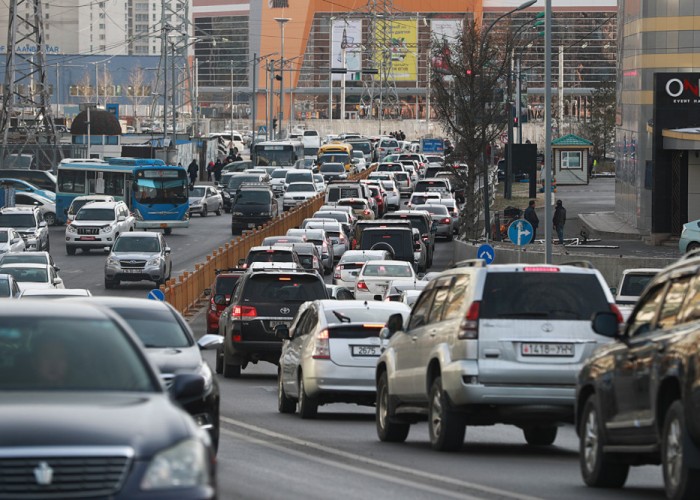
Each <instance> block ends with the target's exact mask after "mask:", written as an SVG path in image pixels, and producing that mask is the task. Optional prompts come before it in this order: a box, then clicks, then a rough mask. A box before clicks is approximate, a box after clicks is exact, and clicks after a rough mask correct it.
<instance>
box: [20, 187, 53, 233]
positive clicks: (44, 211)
mask: <svg viewBox="0 0 700 500" xmlns="http://www.w3.org/2000/svg"><path fill="white" fill-rule="evenodd" d="M15 206H16V207H19V206H30V207H31V206H35V207H39V209H40V210H41V215H42V216H43V217H44V220H45V221H46V224H48V225H49V226H55V225H56V224H57V223H58V219H57V218H56V202H55V201H53V200H50V199H48V198H45V197H44V196H41V195H39V194H37V193H29V192H20V193H15Z"/></svg>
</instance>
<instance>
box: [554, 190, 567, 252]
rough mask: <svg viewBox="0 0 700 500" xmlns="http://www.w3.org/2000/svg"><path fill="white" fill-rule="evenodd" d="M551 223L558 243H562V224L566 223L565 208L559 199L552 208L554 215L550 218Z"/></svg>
mask: <svg viewBox="0 0 700 500" xmlns="http://www.w3.org/2000/svg"><path fill="white" fill-rule="evenodd" d="M552 224H554V230H555V231H556V232H557V236H559V244H560V245H563V244H564V224H566V209H565V208H564V205H563V204H562V202H561V200H557V205H556V207H555V208H554V217H553V218H552Z"/></svg>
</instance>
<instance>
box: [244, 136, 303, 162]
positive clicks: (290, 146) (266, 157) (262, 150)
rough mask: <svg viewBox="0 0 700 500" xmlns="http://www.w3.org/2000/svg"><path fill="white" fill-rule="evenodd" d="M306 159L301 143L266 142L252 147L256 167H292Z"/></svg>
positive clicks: (251, 155)
mask: <svg viewBox="0 0 700 500" xmlns="http://www.w3.org/2000/svg"><path fill="white" fill-rule="evenodd" d="M303 158H304V143H303V142H301V141H265V142H259V143H257V144H255V145H253V146H252V148H251V152H250V159H251V160H253V166H254V167H273V166H279V167H291V166H293V165H294V164H295V163H296V161H297V160H301V159H303Z"/></svg>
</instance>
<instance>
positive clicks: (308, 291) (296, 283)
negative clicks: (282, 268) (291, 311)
mask: <svg viewBox="0 0 700 500" xmlns="http://www.w3.org/2000/svg"><path fill="white" fill-rule="evenodd" d="M326 298H328V294H327V292H326V286H325V285H324V283H323V281H321V279H319V278H318V277H317V276H311V275H306V274H298V275H294V274H273V275H258V276H253V277H252V278H251V279H250V280H248V283H247V284H246V286H245V290H244V291H243V300H244V301H245V302H247V303H253V304H255V303H258V302H276V303H280V302H298V303H301V302H306V301H308V300H319V299H326Z"/></svg>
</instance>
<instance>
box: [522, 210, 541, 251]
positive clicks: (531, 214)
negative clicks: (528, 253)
mask: <svg viewBox="0 0 700 500" xmlns="http://www.w3.org/2000/svg"><path fill="white" fill-rule="evenodd" d="M523 219H525V220H526V221H528V222H529V223H530V225H531V226H532V239H531V240H530V243H534V242H535V240H536V239H537V226H539V225H540V219H539V217H537V212H535V200H530V202H529V203H528V204H527V208H526V209H525V213H524V214H523Z"/></svg>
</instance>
